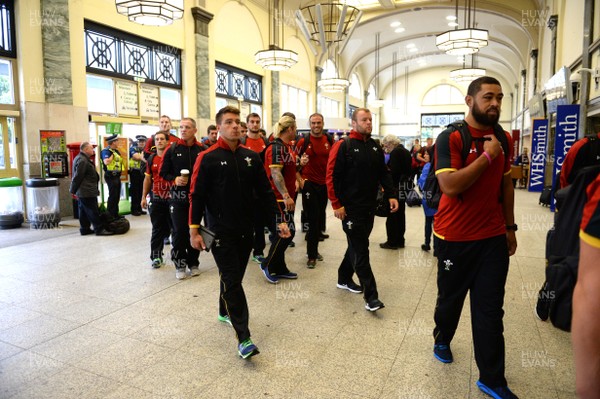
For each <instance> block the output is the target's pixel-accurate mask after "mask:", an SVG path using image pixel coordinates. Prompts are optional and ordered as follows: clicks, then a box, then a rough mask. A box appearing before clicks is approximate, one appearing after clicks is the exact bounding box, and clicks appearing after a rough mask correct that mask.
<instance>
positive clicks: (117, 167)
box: [106, 148, 123, 172]
mask: <svg viewBox="0 0 600 399" xmlns="http://www.w3.org/2000/svg"><path fill="white" fill-rule="evenodd" d="M108 150H109V151H110V152H112V154H113V159H112V161H111V162H110V163H109V164H108V165H106V170H108V171H111V172H113V171H116V172H120V171H122V170H123V158H121V156H120V155H119V153H118V152H117V151H115V150H113V149H112V148H109V149H108Z"/></svg>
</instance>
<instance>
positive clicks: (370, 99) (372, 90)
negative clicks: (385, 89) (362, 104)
mask: <svg viewBox="0 0 600 399" xmlns="http://www.w3.org/2000/svg"><path fill="white" fill-rule="evenodd" d="M375 100H377V93H375V86H374V85H373V84H370V85H369V95H368V96H367V104H373V102H374V101H375Z"/></svg>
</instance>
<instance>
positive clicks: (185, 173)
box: [179, 169, 190, 177]
mask: <svg viewBox="0 0 600 399" xmlns="http://www.w3.org/2000/svg"><path fill="white" fill-rule="evenodd" d="M179 173H180V174H181V176H182V177H189V175H190V171H189V170H187V169H181V171H180V172H179Z"/></svg>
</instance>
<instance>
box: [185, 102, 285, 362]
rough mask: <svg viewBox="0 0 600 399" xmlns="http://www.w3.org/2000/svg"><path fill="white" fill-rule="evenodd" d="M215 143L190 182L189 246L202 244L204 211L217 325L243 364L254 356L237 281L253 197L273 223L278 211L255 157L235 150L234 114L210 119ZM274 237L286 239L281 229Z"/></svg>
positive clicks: (248, 244) (247, 246) (248, 243)
mask: <svg viewBox="0 0 600 399" xmlns="http://www.w3.org/2000/svg"><path fill="white" fill-rule="evenodd" d="M215 119H216V122H217V126H218V129H219V132H220V138H219V139H218V141H217V144H216V145H213V146H212V147H211V148H209V149H208V150H207V151H205V152H203V153H202V154H200V156H199V157H198V159H197V160H196V164H195V165H194V173H193V175H192V179H191V195H190V203H191V209H190V215H189V231H190V237H191V243H192V246H193V247H194V248H196V249H198V250H200V249H204V248H205V244H204V241H203V239H202V236H201V235H200V233H199V231H198V229H199V227H200V221H201V220H202V217H203V215H204V212H205V210H206V211H207V212H208V213H210V214H212V215H213V217H211V218H210V219H209V220H210V221H211V224H210V225H209V226H208V227H209V228H210V229H211V230H212V231H213V232H214V233H215V235H216V236H215V244H214V245H213V247H212V253H213V257H214V258H215V262H216V264H217V267H218V268H219V276H220V295H219V320H220V321H222V322H225V323H229V324H231V325H232V326H233V329H234V331H235V334H236V336H237V340H238V354H239V355H240V356H241V357H242V358H244V359H246V358H249V357H250V356H253V355H256V354H258V348H257V347H256V345H254V343H253V342H252V340H251V339H250V330H249V328H248V317H249V316H248V303H247V301H246V295H245V293H244V289H243V287H242V280H243V278H244V273H245V271H246V266H247V264H248V258H249V256H250V251H251V248H252V230H253V226H254V220H253V216H252V215H253V211H252V210H253V207H254V206H255V197H254V196H255V195H256V196H258V198H260V200H261V201H262V203H263V204H264V205H265V208H266V209H267V210H268V211H269V213H271V214H272V215H273V217H275V215H276V214H278V213H279V208H278V207H277V203H276V202H275V196H274V194H273V191H272V190H271V185H270V184H269V181H268V180H267V176H266V174H265V171H264V169H263V164H262V162H261V160H260V157H259V156H258V154H257V153H255V152H253V151H251V150H249V149H247V148H246V147H244V146H242V145H240V131H239V126H240V111H239V110H238V109H237V108H234V107H229V106H228V107H225V108H222V109H220V110H219V112H218V113H217V115H216V118H215ZM279 235H280V236H281V237H286V236H289V230H288V228H287V225H286V224H285V223H282V224H280V225H279Z"/></svg>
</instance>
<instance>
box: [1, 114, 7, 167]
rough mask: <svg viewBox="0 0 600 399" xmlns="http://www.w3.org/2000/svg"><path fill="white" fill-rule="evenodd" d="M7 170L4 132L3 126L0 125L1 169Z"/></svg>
mask: <svg viewBox="0 0 600 399" xmlns="http://www.w3.org/2000/svg"><path fill="white" fill-rule="evenodd" d="M5 168H6V162H5V161H4V132H3V128H2V124H0V169H5Z"/></svg>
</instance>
